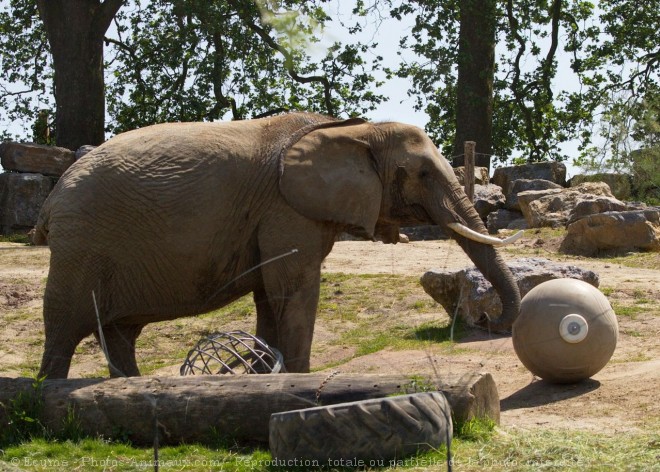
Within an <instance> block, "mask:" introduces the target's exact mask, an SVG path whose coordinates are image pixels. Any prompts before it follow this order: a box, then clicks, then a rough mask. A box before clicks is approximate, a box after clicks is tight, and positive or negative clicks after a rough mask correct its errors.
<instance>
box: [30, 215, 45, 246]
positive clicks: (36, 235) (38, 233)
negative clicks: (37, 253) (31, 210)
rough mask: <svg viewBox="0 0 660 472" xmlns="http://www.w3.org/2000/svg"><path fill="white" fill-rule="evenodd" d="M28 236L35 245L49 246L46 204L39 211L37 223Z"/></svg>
mask: <svg viewBox="0 0 660 472" xmlns="http://www.w3.org/2000/svg"><path fill="white" fill-rule="evenodd" d="M28 236H29V237H30V241H31V242H32V244H34V245H35V246H48V215H47V208H46V206H45V205H44V206H43V207H42V208H41V211H40V212H39V217H38V218H37V224H36V225H35V226H34V228H32V229H31V230H30V232H29V233H28Z"/></svg>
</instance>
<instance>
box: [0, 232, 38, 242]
mask: <svg viewBox="0 0 660 472" xmlns="http://www.w3.org/2000/svg"><path fill="white" fill-rule="evenodd" d="M0 243H18V244H26V245H30V244H32V242H31V241H30V238H29V237H28V235H27V234H21V233H15V234H7V235H0Z"/></svg>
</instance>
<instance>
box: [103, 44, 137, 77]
mask: <svg viewBox="0 0 660 472" xmlns="http://www.w3.org/2000/svg"><path fill="white" fill-rule="evenodd" d="M104 41H105V43H106V44H114V45H115V46H117V47H118V48H119V49H122V50H124V51H126V52H127V53H128V55H129V56H131V59H133V64H134V65H136V64H139V63H140V58H139V57H138V55H137V53H136V52H135V49H133V48H132V47H130V46H129V45H128V44H126V43H124V42H122V41H117V40H116V39H113V38H108V37H107V36H105V37H104ZM135 78H136V80H137V81H138V82H139V83H140V84H141V85H144V86H146V83H145V81H144V80H143V79H142V75H141V74H140V71H139V70H135Z"/></svg>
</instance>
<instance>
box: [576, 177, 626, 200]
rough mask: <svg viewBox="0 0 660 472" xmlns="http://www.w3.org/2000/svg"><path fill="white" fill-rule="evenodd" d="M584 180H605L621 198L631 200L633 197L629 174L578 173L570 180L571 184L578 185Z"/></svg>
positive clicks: (617, 196) (613, 192)
mask: <svg viewBox="0 0 660 472" xmlns="http://www.w3.org/2000/svg"><path fill="white" fill-rule="evenodd" d="M584 182H605V183H606V184H607V185H609V187H610V190H611V191H612V194H613V195H614V196H615V197H616V198H618V199H619V200H630V198H631V197H632V180H631V177H630V176H629V175H627V174H610V173H600V174H589V175H585V174H578V175H576V176H574V177H573V178H572V179H571V180H570V181H569V185H570V186H571V187H577V186H578V185H580V184H581V183H584Z"/></svg>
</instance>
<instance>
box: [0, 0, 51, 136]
mask: <svg viewBox="0 0 660 472" xmlns="http://www.w3.org/2000/svg"><path fill="white" fill-rule="evenodd" d="M2 7H3V8H4V9H3V10H2V11H0V110H1V111H2V114H3V116H2V121H4V122H5V123H12V124H23V126H22V129H21V130H20V132H22V133H23V134H25V135H30V134H32V131H31V129H30V125H29V124H27V125H26V124H24V123H33V122H35V121H37V117H38V115H39V114H41V120H40V121H41V126H42V127H43V128H47V127H52V126H53V120H52V118H50V117H52V116H54V102H53V100H52V96H51V93H50V91H51V89H52V64H51V61H50V55H49V53H48V52H49V46H48V38H47V37H46V32H45V30H44V29H43V27H42V24H41V20H40V18H39V12H38V10H37V5H36V3H35V2H33V1H30V0H10V1H9V2H3V4H2ZM44 119H45V123H44ZM41 131H42V132H41V133H39V134H41V135H43V134H44V133H43V130H41ZM0 138H2V139H10V138H14V139H16V138H17V136H15V135H13V134H11V133H10V132H9V131H8V130H7V129H4V130H2V132H0Z"/></svg>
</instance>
